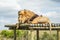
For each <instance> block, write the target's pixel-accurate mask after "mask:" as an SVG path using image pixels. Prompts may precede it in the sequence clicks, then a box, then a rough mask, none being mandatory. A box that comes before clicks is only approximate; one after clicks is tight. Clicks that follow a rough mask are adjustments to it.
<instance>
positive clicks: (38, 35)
mask: <svg viewBox="0 0 60 40" xmlns="http://www.w3.org/2000/svg"><path fill="white" fill-rule="evenodd" d="M36 32H37V40H39V30H37V31H36Z"/></svg>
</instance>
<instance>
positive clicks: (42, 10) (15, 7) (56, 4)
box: [0, 0, 60, 30]
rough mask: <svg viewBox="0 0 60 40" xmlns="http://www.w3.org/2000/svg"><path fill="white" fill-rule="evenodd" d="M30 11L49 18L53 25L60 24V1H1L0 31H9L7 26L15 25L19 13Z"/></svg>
mask: <svg viewBox="0 0 60 40" xmlns="http://www.w3.org/2000/svg"><path fill="white" fill-rule="evenodd" d="M23 9H28V10H32V11H33V12H35V13H36V14H38V15H44V16H47V17H48V18H49V19H50V20H51V22H52V23H60V0H0V30H8V28H6V27H4V25H5V24H15V23H17V20H18V11H19V10H23Z"/></svg>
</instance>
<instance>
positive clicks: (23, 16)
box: [18, 9, 51, 40]
mask: <svg viewBox="0 0 60 40" xmlns="http://www.w3.org/2000/svg"><path fill="white" fill-rule="evenodd" d="M18 16H19V17H18V21H19V22H21V23H32V24H35V23H41V24H51V23H50V20H49V18H47V17H45V16H42V15H40V16H39V15H37V14H35V13H34V12H32V11H30V10H26V9H24V10H21V11H19V12H18ZM50 28H51V26H50ZM50 31H51V29H50ZM33 33H34V32H32V34H31V35H32V37H34V35H33ZM50 33H51V32H50ZM31 40H34V39H33V38H32V39H31Z"/></svg>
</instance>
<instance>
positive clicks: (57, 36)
mask: <svg viewBox="0 0 60 40" xmlns="http://www.w3.org/2000/svg"><path fill="white" fill-rule="evenodd" d="M57 40H59V30H57Z"/></svg>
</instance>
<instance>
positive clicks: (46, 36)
mask: <svg viewBox="0 0 60 40" xmlns="http://www.w3.org/2000/svg"><path fill="white" fill-rule="evenodd" d="M41 40H55V39H54V37H53V35H49V34H48V33H47V32H44V34H43V35H42V39H41Z"/></svg>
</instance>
